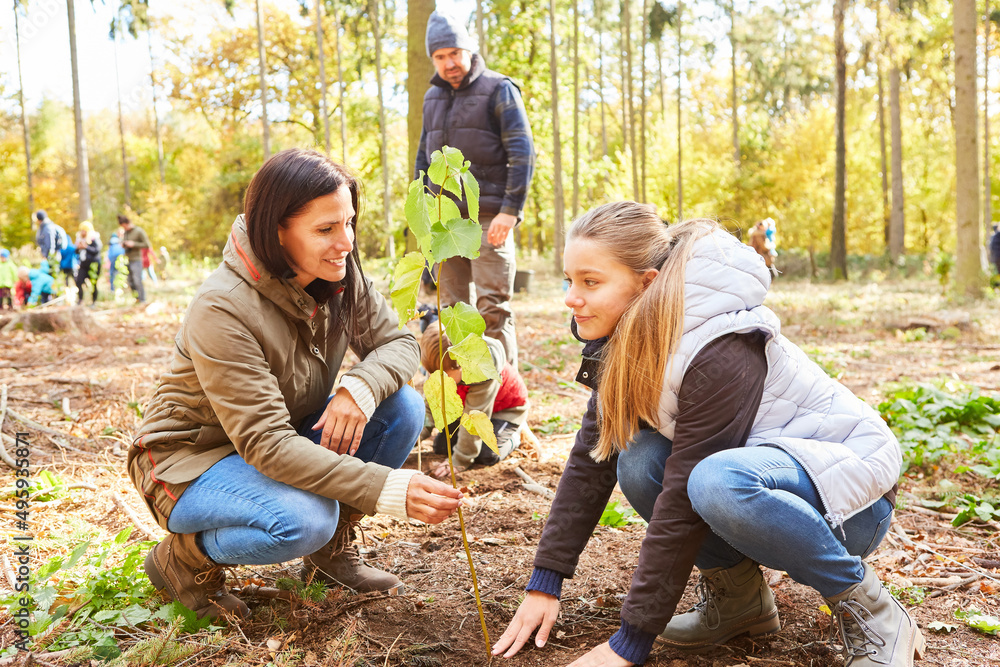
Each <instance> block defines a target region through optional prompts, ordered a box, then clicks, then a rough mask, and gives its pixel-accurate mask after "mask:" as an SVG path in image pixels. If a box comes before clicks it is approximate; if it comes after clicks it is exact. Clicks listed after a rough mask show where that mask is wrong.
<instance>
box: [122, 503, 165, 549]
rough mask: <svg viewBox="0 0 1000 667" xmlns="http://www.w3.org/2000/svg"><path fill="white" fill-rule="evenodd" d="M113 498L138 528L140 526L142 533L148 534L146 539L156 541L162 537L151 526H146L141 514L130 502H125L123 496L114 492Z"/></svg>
mask: <svg viewBox="0 0 1000 667" xmlns="http://www.w3.org/2000/svg"><path fill="white" fill-rule="evenodd" d="M111 499H112V500H114V501H115V505H117V506H118V509H120V510H121V511H122V512H124V513H125V515H126V516H127V517H128V518H129V519H130V520H131V521H132V523H134V524H135V526H136V528H138V529H139V530H140V531H141V532H142V534H143V535H145V536H146V539H149V540H153V541H154V542H155V541H158V540H159V539H160V536H159V535H157V534H156V533H154V532H153V531H151V530H150V529H149V528H147V527H146V524H144V523H143V522H142V520H141V519H139V515H137V514H136V513H135V511H134V510H133V509H132V508H131V507H129V505H128V503H126V502H125V499H124V498H122V497H121V496H120V495H118V494H117V493H112V494H111Z"/></svg>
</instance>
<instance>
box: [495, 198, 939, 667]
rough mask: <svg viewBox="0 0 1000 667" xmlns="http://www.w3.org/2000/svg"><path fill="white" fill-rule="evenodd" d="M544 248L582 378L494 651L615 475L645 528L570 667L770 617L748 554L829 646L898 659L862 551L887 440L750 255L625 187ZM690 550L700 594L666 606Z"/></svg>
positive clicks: (878, 517) (891, 602)
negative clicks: (565, 451)
mask: <svg viewBox="0 0 1000 667" xmlns="http://www.w3.org/2000/svg"><path fill="white" fill-rule="evenodd" d="M564 259H565V270H566V278H567V280H568V281H569V290H568V291H567V294H566V305H567V306H569V308H571V309H572V311H573V320H574V325H575V329H576V332H577V333H578V335H579V337H580V338H582V339H584V340H586V341H588V342H587V345H586V347H585V348H584V362H583V368H582V369H581V371H580V375H579V376H578V380H579V381H581V382H584V383H587V384H589V385H590V386H591V387H592V388H594V389H595V391H594V393H593V395H592V396H591V399H590V403H589V404H588V409H587V414H586V415H585V416H584V420H583V425H582V427H581V429H580V432H579V433H578V434H577V440H576V444H575V446H574V447H573V450H572V453H571V454H570V458H569V460H568V462H567V465H566V470H565V472H564V473H563V476H562V479H561V481H560V483H559V488H558V491H557V493H556V497H555V499H554V501H553V503H552V511H551V513H550V515H549V518H548V521H547V523H546V525H545V529H544V531H543V533H542V538H541V542H540V544H539V547H538V551H537V553H536V556H535V561H534V565H535V570H534V573H533V574H532V577H531V580H530V581H529V583H528V586H527V589H528V593H527V595H526V597H525V599H524V601H523V602H522V604H521V606H520V608H519V609H518V611H517V613H516V614H515V616H514V618H513V620H512V621H511V623H510V625H509V626H508V628H507V630H506V632H505V633H504V634H503V635H502V636H501V637H500V640H499V641H498V642H497V643H496V645H495V646H494V654H501V653H502V654H504V656H505V657H510V656H512V655H514V654H515V653H517V651H518V650H519V649H520V648H521V646H523V645H524V643H525V641H526V640H527V639H528V638H529V637H530V635H531V634H532V632H534V631H535V630H536V629H538V633H537V635H536V638H535V643H536V645H538V646H542V645H544V644H545V641H546V639H547V638H548V635H549V631H550V630H551V628H552V625H553V623H554V621H555V619H556V616H557V614H558V611H559V595H560V591H561V586H562V581H563V579H564V578H566V577H572V576H573V572H574V569H575V567H576V562H577V558H578V556H579V554H580V552H581V551H582V550H583V548H584V546H585V545H586V543H587V539H588V538H589V536H590V534H591V532H592V531H593V528H594V526H595V525H596V524H597V522H598V520H599V518H600V516H601V512H602V511H603V509H604V507H605V505H606V503H607V500H608V498H609V496H610V494H611V491H612V490H613V489H614V486H615V483H616V482H618V483H619V484H620V485H621V488H622V491H623V492H624V494H625V496H626V497H627V498H628V500H629V502H630V503H631V504H632V506H633V507H634V508H635V509H636V510H637V511H638V512H639V514H641V515H642V516H643V518H645V519H646V520H647V521H648V522H649V528H648V529H647V531H646V536H645V538H644V540H643V543H642V547H641V549H640V551H639V559H638V566H637V567H636V570H635V573H634V574H633V577H632V586H631V588H630V590H629V593H628V596H627V597H626V599H625V603H624V604H623V606H622V612H621V617H622V624H621V628H620V629H619V630H618V632H616V633H615V634H614V635H613V636H612V637H611V639H610V640H609V641H608V642H606V643H604V644H602V645H601V646H598V647H597V648H595V649H593V650H591V651H590V652H589V653H587V654H586V655H585V656H583V657H582V658H580V659H578V660H577V661H575V662H573V663H572V667H585V666H597V665H633V664H638V663H642V662H643V661H644V660H645V659H646V657H647V655H648V654H649V652H650V650H651V648H652V645H653V642H654V640H656V639H657V636H659V639H660V641H661V642H662V643H664V644H666V645H668V646H671V647H674V648H679V649H688V650H691V649H695V650H698V649H702V650H703V649H706V648H708V647H711V646H712V645H714V644H721V643H723V642H725V641H727V640H728V639H730V638H732V637H735V636H736V635H739V634H742V633H751V634H757V633H764V632H773V631H775V630H777V629H778V628H779V621H778V612H777V609H776V607H775V604H774V597H773V596H772V594H771V591H770V589H769V588H768V586H767V583H766V582H765V581H764V579H763V576H762V574H761V571H760V568H759V567H758V563H759V564H763V565H765V566H767V567H770V568H773V569H776V570H784V571H786V572H787V573H788V574H789V576H791V577H792V578H793V579H795V580H796V581H799V582H801V583H804V584H806V585H809V586H812V587H813V588H815V589H816V590H817V591H818V592H819V593H820V594H821V595H822V596H823V597H824V598H825V599H826V602H827V604H828V605H829V607H830V608H831V609H832V610H833V616H834V618H835V620H836V622H837V623H838V625H839V628H840V635H841V639H842V641H843V643H844V652H845V654H846V657H847V662H848V664H850V665H853V666H854V667H858V666H861V665H864V666H870V665H891V666H893V667H902V666H909V665H911V664H912V662H913V656H914V654H915V653H920V652H922V650H923V637H922V636H921V634H920V631H919V629H918V628H917V626H916V624H915V623H914V622H913V621H912V620H911V619H910V617H909V615H908V614H907V612H906V610H905V609H903V607H902V606H900V605H899V603H898V602H896V601H895V599H894V598H893V597H892V596H891V595H889V593H888V592H887V591H886V590H885V589H884V588H883V587H882V584H881V583H880V582H879V580H878V578H877V576H876V575H875V572H874V570H873V569H872V568H871V567H870V566H869V565H867V564H866V563H864V561H863V560H862V559H863V558H864V557H865V556H867V555H868V554H870V553H871V552H872V551H874V549H875V548H876V547H877V546H878V544H879V542H880V541H881V540H882V538H883V536H884V535H885V533H886V531H887V530H888V528H889V524H890V522H891V518H892V510H893V506H894V497H895V491H896V487H895V483H896V480H897V478H898V476H899V473H900V467H901V463H902V457H901V453H900V450H899V445H898V443H897V442H896V440H895V438H894V437H893V435H892V433H891V432H890V431H889V429H888V428H887V427H886V425H885V423H884V422H883V421H882V419H881V418H880V417H879V416H878V414H877V413H876V412H875V411H874V410H872V409H871V408H870V407H868V406H867V405H866V404H864V403H863V402H862V401H860V400H859V399H858V398H856V397H855V396H853V395H852V394H851V393H850V392H849V391H848V390H847V389H846V388H844V387H843V386H842V385H840V384H838V383H836V382H835V381H833V380H832V379H830V378H829V377H828V376H827V375H826V374H825V373H824V372H823V371H822V370H821V369H820V368H819V367H818V366H817V365H816V364H814V363H813V362H811V361H810V360H809V359H808V358H807V357H806V356H805V354H803V352H802V351H801V350H800V349H799V348H798V347H796V346H795V345H793V344H792V343H790V342H789V341H788V340H787V339H786V338H784V336H782V335H781V333H780V324H779V322H778V319H777V317H776V316H775V315H774V313H772V312H771V311H770V310H768V309H767V308H766V307H764V306H762V305H761V304H762V303H763V301H764V297H765V295H766V294H767V289H768V287H769V285H770V274H769V272H768V269H767V267H766V266H765V264H764V262H763V260H762V259H761V258H760V257H759V256H758V255H757V254H756V253H755V252H754V250H753V249H752V248H750V247H749V246H746V245H743V244H742V243H740V242H738V241H737V240H736V239H735V238H733V237H732V236H731V235H729V234H727V233H726V232H724V231H722V230H721V229H719V228H718V227H717V226H716V225H715V224H714V223H711V222H708V221H703V220H695V221H690V222H685V223H682V224H678V225H675V226H672V227H667V226H666V225H664V224H663V222H662V221H661V220H660V219H659V218H658V217H657V215H656V213H655V210H654V209H653V208H652V207H651V206H647V205H643V204H636V203H633V202H621V203H615V204H607V205H604V206H601V207H598V208H596V209H594V210H592V211H590V212H589V213H586V214H585V215H584V216H583V217H581V218H580V219H579V220H577V221H576V222H575V223H574V224H573V226H572V228H571V229H570V231H569V234H568V237H567V244H566V250H565V256H564ZM646 370H648V372H643V371H646ZM595 380H596V381H595ZM597 390H599V391H597ZM598 415H599V417H598ZM693 565H696V566H697V567H698V569H699V571H700V573H701V577H700V583H699V587H698V588H699V592H700V593H701V602H700V603H699V604H698V605H696V606H695V607H694V609H692V610H691V611H689V612H688V613H685V614H680V615H678V616H674V615H673V614H674V609H675V608H676V606H677V602H678V600H679V598H680V597H681V594H682V593H683V591H684V585H685V583H686V581H687V579H688V575H689V573H690V571H691V568H692V566H693Z"/></svg>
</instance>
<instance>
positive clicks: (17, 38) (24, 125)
mask: <svg viewBox="0 0 1000 667" xmlns="http://www.w3.org/2000/svg"><path fill="white" fill-rule="evenodd" d="M18 4H19V3H18V2H16V0H15V2H14V42H15V45H16V47H17V99H18V102H19V103H20V105H21V132H22V133H23V135H24V166H25V170H26V171H25V174H26V175H27V184H28V216H26V217H30V216H31V213H32V212H33V211H34V210H35V188H34V185H33V184H32V181H31V138H30V136H29V135H28V115H27V114H26V113H25V112H24V79H23V77H22V76H21V25H20V20H19V19H18V16H17V6H18Z"/></svg>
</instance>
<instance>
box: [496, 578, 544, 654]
mask: <svg viewBox="0 0 1000 667" xmlns="http://www.w3.org/2000/svg"><path fill="white" fill-rule="evenodd" d="M557 616H559V598H557V597H556V596H554V595H549V594H548V593H542V592H541V591H528V594H527V595H525V596H524V600H523V601H522V602H521V606H520V607H518V608H517V613H516V614H514V618H512V619H511V621H510V625H508V626H507V629H506V630H505V631H504V633H503V634H502V635H500V639H499V640H497V643H496V644H494V645H493V655H500V654H501V653H503V657H505V658H510V657H512V656H514V655H515V654H517V652H518V651H520V650H521V647H522V646H524V643H525V642H527V641H528V639H529V638H530V637H531V633H532V632H534V631H535V628H538V633H537V634H536V635H535V646H537V647H538V648H541V647H543V646H545V642H546V641H547V640H548V638H549V632H551V631H552V626H553V625H554V624H555V622H556V617H557ZM508 649H509V650H508ZM504 651H506V653H504Z"/></svg>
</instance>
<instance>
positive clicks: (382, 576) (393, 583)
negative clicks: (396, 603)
mask: <svg viewBox="0 0 1000 667" xmlns="http://www.w3.org/2000/svg"><path fill="white" fill-rule="evenodd" d="M363 516H364V514H361V513H360V512H357V510H354V509H353V508H350V507H341V515H340V521H339V522H338V524H337V531H336V532H335V533H334V534H333V538H332V539H331V540H330V541H329V542H327V543H326V546H324V547H323V548H322V549H320V550H319V551H317V552H316V553H313V554H309V555H308V556H304V557H303V558H302V580H303V581H306V582H313V581H322V582H324V583H326V584H334V585H338V586H345V587H347V588H350V589H352V590H354V591H357V592H358V593H367V592H369V591H388V590H390V589H393V588H401V587H402V586H403V582H402V581H400V580H399V577H397V576H396V575H394V574H392V573H390V572H385V571H383V570H379V569H377V568H374V567H371V566H369V565H365V563H364V561H362V560H361V555H360V554H359V553H358V547H357V546H356V545H355V544H354V540H355V538H356V537H357V533H356V530H355V529H356V528H357V526H358V523H359V522H360V521H361V518H362V517H363Z"/></svg>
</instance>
